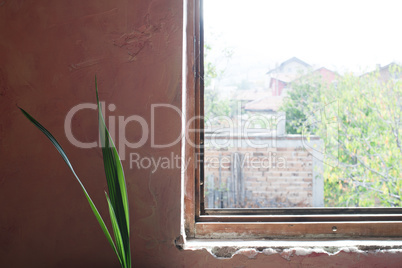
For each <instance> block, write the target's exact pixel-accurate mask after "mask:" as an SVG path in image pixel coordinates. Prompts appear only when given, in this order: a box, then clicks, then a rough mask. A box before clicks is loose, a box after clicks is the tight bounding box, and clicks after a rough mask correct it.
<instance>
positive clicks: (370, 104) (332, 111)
mask: <svg viewBox="0 0 402 268" xmlns="http://www.w3.org/2000/svg"><path fill="white" fill-rule="evenodd" d="M390 72H391V73H392V74H395V73H396V74H400V73H401V68H400V67H398V66H396V65H393V66H391V67H390ZM394 77H399V75H397V76H395V75H394ZM334 103H335V104H336V105H333V104H334ZM328 104H331V105H328ZM282 109H283V110H284V111H285V112H286V113H287V119H289V120H288V122H287V124H288V125H287V130H288V131H290V132H291V133H301V134H302V135H310V134H316V135H319V136H320V137H321V138H322V139H323V140H324V143H325V144H326V145H328V144H332V145H336V146H332V147H331V146H328V147H326V150H325V158H326V159H332V160H336V161H332V164H328V163H329V162H326V163H327V164H325V165H324V174H323V175H324V185H325V186H324V195H325V203H326V206H335V207H337V206H356V207H366V206H391V207H400V206H402V202H401V194H402V174H401V171H402V122H401V118H402V81H398V80H397V79H388V80H387V81H382V80H381V79H380V74H379V72H374V73H370V74H366V75H364V76H355V75H353V74H348V75H345V76H344V77H342V78H339V79H338V83H337V84H325V83H323V80H322V79H319V78H317V77H314V78H313V79H312V80H311V79H301V80H299V81H297V82H296V83H294V84H292V89H291V90H289V91H288V97H287V98H286V99H285V100H284V104H283V106H282ZM323 113H325V116H326V117H327V119H328V118H329V117H331V116H332V117H333V118H332V119H334V122H336V125H337V127H335V128H329V127H328V124H327V123H328V122H326V121H325V120H323V118H324V117H325V116H324V115H323Z"/></svg>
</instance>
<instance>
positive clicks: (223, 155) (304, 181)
mask: <svg viewBox="0 0 402 268" xmlns="http://www.w3.org/2000/svg"><path fill="white" fill-rule="evenodd" d="M219 138H220V139H221V140H224V139H227V138H226V137H222V136H221V137H219ZM211 139H212V137H208V136H207V137H206V144H207V147H206V149H205V158H204V159H205V165H204V169H205V180H206V185H205V186H206V187H205V189H206V190H205V203H206V207H207V208H208V207H209V208H213V207H215V208H221V207H245V208H262V207H312V206H322V205H323V183H322V176H321V174H322V171H321V170H322V162H321V161H319V160H318V159H317V157H313V155H315V154H317V151H315V152H312V151H311V150H310V148H312V146H306V143H305V142H306V141H303V138H302V137H301V136H299V135H289V136H284V137H281V138H276V139H272V138H269V137H255V136H254V137H253V140H252V141H250V142H249V143H246V142H245V140H244V138H241V137H237V142H232V143H231V144H227V146H225V147H224V146H211V145H210V144H211V142H210V141H211ZM214 139H216V137H215V138H214ZM235 139H236V138H235ZM208 141H209V143H208ZM264 143H265V144H266V146H265V148H256V147H263V145H264ZM309 143H310V144H309V145H311V143H315V144H320V140H319V139H318V138H314V137H313V138H311V139H310V141H309ZM208 144H209V146H208ZM254 145H255V146H254ZM315 156H316V155H315Z"/></svg>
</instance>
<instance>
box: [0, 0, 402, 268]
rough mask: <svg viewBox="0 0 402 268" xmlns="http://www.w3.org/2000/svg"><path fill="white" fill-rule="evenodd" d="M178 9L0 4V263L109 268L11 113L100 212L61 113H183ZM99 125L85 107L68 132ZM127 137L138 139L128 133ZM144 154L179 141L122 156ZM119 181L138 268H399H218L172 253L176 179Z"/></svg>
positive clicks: (70, 191) (173, 130)
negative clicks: (68, 162) (125, 193)
mask: <svg viewBox="0 0 402 268" xmlns="http://www.w3.org/2000/svg"><path fill="white" fill-rule="evenodd" d="M182 14H183V13H182V1H179V0H153V1H145V0H133V1H111V0H103V1H102V0H101V1H99V0H97V1H94V0H91V1H82V0H74V1H44V0H37V1H32V0H31V1H23V0H14V1H11V0H4V1H1V2H0V111H1V112H0V163H1V173H0V208H1V213H0V266H1V267H118V262H117V259H116V257H115V256H114V254H113V252H112V250H111V248H110V246H109V245H108V243H107V241H106V239H105V238H104V236H103V233H102V231H101V230H100V228H99V226H98V224H97V222H96V220H95V218H94V216H93V215H92V214H91V211H90V208H89V206H88V204H87V203H86V200H85V198H84V196H83V194H82V192H81V190H80V188H79V185H78V184H77V182H76V181H75V180H74V178H73V176H72V175H71V174H70V171H69V170H68V168H67V167H66V166H65V164H64V163H63V161H62V159H61V158H60V156H59V155H58V153H57V152H56V151H55V149H54V148H53V147H52V146H51V145H50V144H49V142H48V141H47V140H46V138H45V137H44V136H43V135H42V134H41V133H40V132H39V131H38V130H36V129H35V128H34V127H33V126H32V125H31V124H29V123H28V121H27V120H26V119H25V118H24V117H23V116H22V114H21V113H20V112H19V110H18V109H17V106H16V105H19V106H21V107H23V108H25V109H26V110H27V111H29V112H30V113H31V114H32V115H34V116H35V117H36V118H37V119H39V120H40V121H41V122H42V123H43V124H44V125H45V126H46V127H47V128H48V129H49V130H50V131H52V133H53V134H54V135H55V136H56V137H57V138H58V139H59V141H60V142H61V144H62V145H63V146H64V148H65V150H66V152H67V153H68V155H69V157H70V158H71V159H72V162H73V164H74V166H75V169H76V171H77V173H78V174H79V176H80V177H81V178H82V180H83V182H84V184H85V185H86V186H87V189H88V191H89V193H90V194H91V195H92V197H93V199H94V201H95V203H96V204H98V207H99V209H100V211H101V213H102V214H103V215H105V218H106V215H107V209H106V202H105V199H104V193H103V190H104V189H105V187H106V184H105V179H104V175H103V170H102V167H101V165H102V160H101V154H100V150H99V149H80V148H76V147H75V146H73V145H71V144H70V143H69V142H68V141H67V139H66V136H65V134H64V130H63V125H64V118H65V116H66V114H67V112H68V111H69V110H70V109H71V108H72V107H73V106H75V105H77V104H80V103H84V102H91V103H94V100H95V95H94V76H95V74H96V75H97V76H98V78H99V87H100V89H99V90H100V98H101V99H103V100H107V102H108V103H114V104H115V105H116V107H117V109H116V111H114V112H111V113H110V114H109V115H120V116H125V117H128V116H130V115H140V116H142V117H144V118H145V119H146V120H148V121H149V120H150V118H151V113H150V105H151V104H152V103H169V104H173V105H176V106H177V107H181V60H182V59H181V42H182ZM156 118H157V122H156V123H157V134H158V135H157V136H156V141H157V142H159V143H161V142H169V141H172V140H174V139H175V137H176V136H177V135H178V133H179V130H180V126H181V125H180V120H179V118H178V117H177V116H176V114H175V113H174V112H163V113H158V114H157V115H156ZM96 120H97V117H96V112H95V111H93V110H84V111H81V112H79V113H77V115H76V116H75V117H74V120H73V132H74V135H75V136H76V137H77V139H79V140H81V141H94V140H96V136H97V122H96ZM126 134H127V137H128V139H129V140H131V141H136V140H138V139H139V138H140V136H141V133H140V129H139V128H138V125H137V124H135V123H132V124H131V125H130V126H129V127H127V130H126ZM130 152H137V153H139V154H141V155H142V156H147V157H160V156H161V157H163V156H170V154H171V153H172V152H173V153H174V154H176V155H178V154H180V144H177V145H175V146H173V147H171V148H169V149H152V148H151V146H150V142H149V141H148V142H147V143H146V145H145V146H143V147H141V148H139V149H136V150H134V149H128V150H127V153H130ZM123 164H124V167H125V169H126V177H127V181H128V188H129V197H130V211H131V230H132V237H131V240H132V245H133V246H132V252H133V259H134V261H133V262H134V266H135V267H266V266H267V265H268V264H269V265H271V266H273V267H275V266H283V265H286V266H289V267H297V266H298V265H299V264H301V263H302V264H305V265H309V266H311V267H324V266H328V265H333V266H336V265H342V264H343V265H345V264H350V265H352V264H353V265H354V266H355V267H357V266H359V267H368V266H369V265H375V264H378V265H379V266H381V267H383V266H387V267H392V266H395V267H396V266H397V265H398V262H399V261H400V260H401V259H402V258H401V255H400V254H390V253H386V254H383V253H378V254H374V253H372V254H368V255H363V254H356V253H340V254H338V255H336V256H332V257H331V256H327V255H325V254H312V255H310V256H308V257H292V258H290V260H286V259H285V258H282V257H281V256H280V255H278V254H274V255H270V256H265V255H263V254H259V255H258V256H257V258H256V259H248V258H247V257H246V256H242V255H237V256H235V257H234V258H232V259H230V260H217V259H215V258H214V257H212V256H211V255H210V254H209V253H207V252H206V251H202V250H200V251H179V250H178V249H177V248H176V247H175V246H174V239H175V238H176V237H177V236H178V235H179V233H180V170H179V169H178V168H174V169H165V170H158V171H157V172H155V173H152V172H151V170H149V169H147V170H144V169H140V170H139V169H130V163H129V161H128V160H125V161H124V163H123Z"/></svg>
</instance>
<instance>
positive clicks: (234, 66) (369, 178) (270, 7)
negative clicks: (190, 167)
mask: <svg viewBox="0 0 402 268" xmlns="http://www.w3.org/2000/svg"><path fill="white" fill-rule="evenodd" d="M399 6H400V2H399V1H397V0H395V1H388V0H385V1H384V0H382V1H358V0H354V1H339V0H337V1H322V0H317V1H300V0H281V1H266V0H249V1H240V0H218V1H217V0H204V39H205V40H204V71H205V77H204V83H205V89H204V109H205V155H204V174H205V178H204V180H205V191H204V198H205V207H206V208H277V207H324V206H325V207H401V206H402V202H401V191H402V175H401V174H402V173H401V169H402V80H401V77H402V65H401V63H402V53H401V47H402V37H401V35H400V31H399V28H400V14H399V13H400V12H399V11H400V8H399Z"/></svg>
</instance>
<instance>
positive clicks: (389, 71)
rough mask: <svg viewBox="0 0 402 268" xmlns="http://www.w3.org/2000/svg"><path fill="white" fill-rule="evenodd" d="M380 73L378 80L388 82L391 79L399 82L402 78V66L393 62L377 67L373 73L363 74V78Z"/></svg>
mask: <svg viewBox="0 0 402 268" xmlns="http://www.w3.org/2000/svg"><path fill="white" fill-rule="evenodd" d="M376 72H378V73H379V77H378V80H379V81H381V82H384V83H386V82H388V81H389V80H390V79H394V80H399V79H401V78H402V66H401V65H399V64H396V63H395V62H391V63H390V64H387V65H385V66H381V65H377V69H376V70H375V71H372V72H368V73H365V74H363V75H362V76H366V75H370V74H375V73H376Z"/></svg>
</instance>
